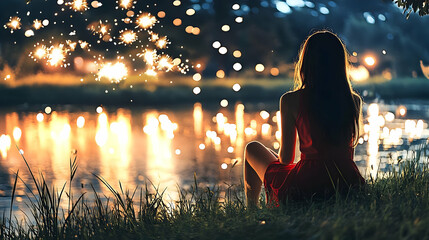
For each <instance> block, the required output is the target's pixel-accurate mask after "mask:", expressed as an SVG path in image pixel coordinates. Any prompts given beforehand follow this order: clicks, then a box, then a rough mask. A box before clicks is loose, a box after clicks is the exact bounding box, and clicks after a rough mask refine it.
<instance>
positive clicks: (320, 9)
mask: <svg viewBox="0 0 429 240" xmlns="http://www.w3.org/2000/svg"><path fill="white" fill-rule="evenodd" d="M319 12H320V13H321V14H324V15H326V14H329V9H328V8H327V7H320V8H319Z"/></svg>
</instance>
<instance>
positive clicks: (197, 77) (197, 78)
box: [192, 73, 201, 82]
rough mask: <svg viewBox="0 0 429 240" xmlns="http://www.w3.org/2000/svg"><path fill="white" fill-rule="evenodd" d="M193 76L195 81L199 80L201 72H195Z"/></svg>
mask: <svg viewBox="0 0 429 240" xmlns="http://www.w3.org/2000/svg"><path fill="white" fill-rule="evenodd" d="M192 78H193V79H194V81H197V82H198V81H200V80H201V74H199V73H195V74H194V76H192Z"/></svg>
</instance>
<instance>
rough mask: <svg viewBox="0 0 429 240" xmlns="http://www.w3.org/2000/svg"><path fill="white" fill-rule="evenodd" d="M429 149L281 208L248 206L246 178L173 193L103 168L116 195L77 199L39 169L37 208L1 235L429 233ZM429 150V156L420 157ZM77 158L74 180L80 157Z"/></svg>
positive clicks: (3, 222)
mask: <svg viewBox="0 0 429 240" xmlns="http://www.w3.org/2000/svg"><path fill="white" fill-rule="evenodd" d="M428 151H429V149H428V146H427V145H426V146H423V147H422V148H421V150H420V151H417V152H416V154H415V155H414V157H415V159H408V160H404V161H402V162H401V163H400V164H399V171H393V172H390V173H386V174H384V175H383V176H381V175H380V176H379V178H377V180H369V181H367V183H368V184H367V187H366V188H365V189H363V190H360V191H356V192H351V193H350V194H349V195H348V196H347V197H334V198H332V199H330V200H328V201H323V202H320V201H309V202H288V203H287V204H286V205H284V206H282V207H281V208H275V209H273V208H267V207H266V206H265V205H264V204H263V203H262V202H261V203H262V207H260V208H257V209H247V208H246V206H245V205H244V203H243V202H244V196H243V190H242V186H228V187H225V186H213V187H202V186H200V185H199V184H198V182H197V180H196V181H195V184H194V186H193V187H191V188H190V189H188V190H184V189H181V190H179V193H180V194H179V195H180V198H179V200H177V201H171V200H167V199H168V197H167V196H165V195H164V194H163V192H164V191H163V189H156V188H154V187H151V185H150V183H148V185H146V186H143V187H142V188H138V189H130V191H125V190H122V189H118V190H115V189H113V188H112V187H111V186H110V185H109V184H108V183H107V182H105V181H104V180H103V178H102V177H100V176H98V178H99V180H100V182H101V183H102V184H104V185H105V186H106V187H107V188H108V189H110V191H111V192H110V193H104V194H106V195H107V196H110V200H106V199H105V198H104V196H105V195H104V194H101V193H94V192H92V193H91V192H88V193H83V195H78V196H74V197H73V198H72V200H71V202H69V199H68V197H67V196H68V195H69V190H68V185H65V188H64V189H63V190H61V189H60V190H58V191H56V192H55V193H54V192H53V191H52V187H51V186H49V185H47V183H46V182H44V181H43V179H38V178H36V177H35V178H34V181H35V183H36V184H35V188H33V192H34V195H31V194H30V193H28V197H29V199H30V200H27V201H28V202H29V206H30V207H31V208H32V209H33V210H32V214H33V215H31V214H30V215H29V216H28V217H29V218H30V219H26V221H18V220H13V221H12V222H9V219H10V218H9V213H5V214H3V218H1V217H0V238H1V239H104V240H105V239H248V238H252V239H286V238H291V239H423V238H425V237H426V236H428V234H429V229H428V228H427V226H428V224H429V169H428V168H427V161H428V158H427V152H428ZM422 154H426V155H422ZM421 156H423V158H424V161H425V162H426V163H424V164H422V163H421V162H420V163H417V159H420V160H421ZM70 166H71V180H70V182H72V181H73V176H74V173H75V172H76V169H77V165H76V162H75V161H72V162H71V165H70ZM17 179H18V180H16V182H17V184H23V183H21V182H19V178H17ZM27 184H29V183H27ZM30 185H31V184H30ZM125 188H126V187H125V186H124V188H123V189H125ZM90 195H91V197H90ZM72 196H73V195H72ZM12 199H14V196H13V195H12ZM90 199H92V200H90ZM261 201H262V199H261ZM67 203H68V204H67ZM67 206H68V207H67ZM63 214H64V216H63ZM10 216H11V217H12V219H15V218H14V215H13V214H11V215H10ZM10 223H12V224H11V225H10ZM8 226H11V227H10V228H9V227H8Z"/></svg>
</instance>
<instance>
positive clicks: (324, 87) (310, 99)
mask: <svg viewBox="0 0 429 240" xmlns="http://www.w3.org/2000/svg"><path fill="white" fill-rule="evenodd" d="M347 69H348V60H347V51H346V48H345V46H344V44H343V43H342V42H341V40H340V39H339V38H338V37H337V36H336V35H335V34H333V33H332V32H329V31H318V32H316V33H314V34H312V35H310V36H309V37H308V38H307V39H306V40H305V41H304V44H303V45H302V47H301V51H300V53H299V60H298V62H297V64H296V68H295V91H292V92H288V93H286V94H284V95H283V96H282V97H281V99H280V113H281V147H280V151H279V154H278V155H277V154H276V153H275V152H274V151H272V150H271V149H268V148H266V147H265V146H264V145H262V144H261V143H259V142H251V143H249V144H247V146H246V149H245V154H244V161H245V163H244V183H245V193H246V199H247V204H248V205H256V204H257V202H258V199H259V194H260V191H261V185H262V181H263V182H264V187H265V190H266V193H267V199H268V200H269V202H274V203H277V202H281V201H285V200H286V199H288V198H294V199H302V198H306V199H308V198H315V197H316V198H326V197H329V196H332V195H334V194H335V193H337V192H338V193H347V192H348V191H349V190H350V188H352V187H355V186H359V185H362V184H364V183H365V181H364V179H363V178H362V176H361V175H360V173H359V171H358V169H357V167H356V164H355V163H354V162H353V155H354V147H355V146H356V145H357V140H358V137H359V123H360V115H361V105H362V100H361V98H360V97H359V96H358V95H357V94H356V93H355V92H354V91H353V89H352V87H351V85H350V82H349V79H348V73H347ZM297 134H298V137H299V147H300V150H301V160H300V161H299V162H298V163H297V164H293V160H294V158H295V143H296V135H297Z"/></svg>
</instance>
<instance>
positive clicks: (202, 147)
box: [198, 143, 206, 150]
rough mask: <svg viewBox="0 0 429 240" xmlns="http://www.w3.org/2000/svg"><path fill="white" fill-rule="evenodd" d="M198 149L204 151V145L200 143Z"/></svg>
mask: <svg viewBox="0 0 429 240" xmlns="http://www.w3.org/2000/svg"><path fill="white" fill-rule="evenodd" d="M198 148H199V149H201V150H204V149H206V145H204V143H201V144H200V145H199V146H198Z"/></svg>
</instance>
